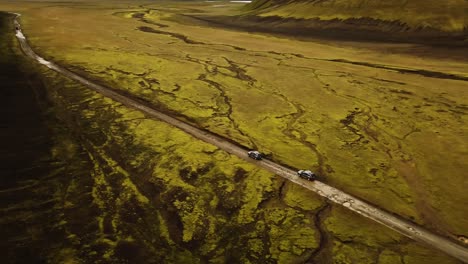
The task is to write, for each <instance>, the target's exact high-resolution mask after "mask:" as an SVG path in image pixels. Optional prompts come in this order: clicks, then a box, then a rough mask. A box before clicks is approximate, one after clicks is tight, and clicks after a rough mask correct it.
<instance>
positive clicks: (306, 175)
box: [297, 170, 317, 181]
mask: <svg viewBox="0 0 468 264" xmlns="http://www.w3.org/2000/svg"><path fill="white" fill-rule="evenodd" d="M297 175H299V177H301V178H303V179H306V180H308V181H313V180H315V179H316V178H317V175H315V173H313V172H311V171H310V170H299V171H297Z"/></svg>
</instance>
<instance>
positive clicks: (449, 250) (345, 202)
mask: <svg viewBox="0 0 468 264" xmlns="http://www.w3.org/2000/svg"><path fill="white" fill-rule="evenodd" d="M15 15H16V16H17V17H19V16H20V14H15ZM14 24H15V28H16V37H17V39H18V41H19V44H20V46H21V49H22V51H23V52H24V53H25V54H26V55H27V56H29V57H31V58H32V59H34V60H36V61H37V62H39V63H40V64H42V65H45V66H47V67H48V68H50V69H52V70H54V71H56V72H59V73H61V74H63V75H65V76H66V77H68V78H70V79H73V80H75V81H77V82H80V83H82V84H84V85H86V86H87V87H89V88H91V89H92V90H95V91H97V92H99V93H101V94H102V95H104V96H106V97H109V98H111V99H113V100H115V101H117V102H119V103H122V104H123V105H126V106H128V107H131V108H134V109H137V110H139V111H141V112H143V113H145V114H146V115H148V116H151V117H154V118H157V119H159V120H162V121H164V122H166V123H168V124H170V125H172V126H175V127H177V128H179V129H181V130H183V131H185V132H187V133H188V134H190V135H192V136H194V137H196V138H198V139H200V140H203V141H205V142H208V143H210V144H213V145H215V146H217V147H219V148H220V149H222V150H224V151H226V152H228V153H230V154H233V155H236V156H238V157H240V158H242V159H244V160H247V161H249V162H252V163H254V164H256V165H257V166H260V167H262V168H264V169H266V170H268V171H270V172H272V173H275V174H276V175H279V176H281V177H283V178H285V179H287V180H289V181H291V182H294V183H295V184H298V185H300V186H302V187H304V188H306V189H309V190H311V191H313V192H316V193H317V194H319V195H321V196H323V197H326V198H327V199H329V200H330V201H333V202H335V203H337V204H340V205H342V206H344V207H346V208H348V209H349V210H352V211H354V212H356V213H358V214H360V215H362V216H365V217H367V218H369V219H372V220H374V221H375V222H378V223H380V224H382V225H384V226H386V227H389V228H391V229H393V230H395V231H397V232H399V233H400V234H403V235H405V236H407V237H409V238H412V239H414V240H416V241H419V242H422V243H424V244H426V245H429V246H431V247H433V248H435V249H438V250H440V251H442V252H445V253H446V254H448V255H450V256H453V257H455V258H457V259H459V260H461V261H463V262H465V263H468V249H467V248H465V247H463V246H461V245H458V244H456V243H455V242H453V241H451V240H449V239H448V238H445V237H442V236H440V235H437V234H435V233H432V232H430V231H429V230H427V229H425V228H423V227H421V226H418V225H416V224H414V223H411V222H409V221H407V220H405V219H403V218H400V217H398V216H395V215H393V214H391V213H388V212H386V211H384V210H382V209H379V208H377V207H375V206H373V205H370V204H368V203H366V202H364V201H362V200H359V199H358V198H356V197H353V196H351V195H349V194H347V193H345V192H343V191H340V190H338V189H336V188H334V187H332V186H329V185H327V184H325V183H323V182H320V181H314V182H310V181H307V180H304V179H301V178H299V177H297V174H296V172H295V171H293V170H291V169H288V168H286V167H284V166H282V165H279V164H277V163H274V162H272V161H270V160H260V161H255V160H253V159H250V158H249V157H248V156H247V152H246V151H245V149H243V148H242V147H240V146H239V145H235V144H234V143H231V142H228V141H226V140H225V139H223V138H221V137H219V136H217V135H214V134H212V133H209V132H207V131H203V130H201V129H199V128H196V127H194V126H192V125H190V124H188V123H185V122H183V121H181V120H178V119H176V118H174V117H171V116H169V115H167V114H164V113H162V112H160V111H158V110H156V109H153V108H151V107H148V106H146V105H143V104H141V103H140V102H138V101H136V100H134V99H131V98H129V97H127V96H124V95H122V94H119V93H117V92H115V91H113V90H111V89H109V88H106V87H104V86H101V85H98V84H96V83H93V82H91V81H88V80H87V79H85V78H83V77H81V76H79V75H78V74H76V73H73V72H71V71H69V70H67V69H65V68H63V67H61V66H59V65H57V64H55V63H53V62H50V61H47V60H45V59H44V58H41V57H40V56H38V55H37V54H36V53H35V52H34V51H33V50H32V49H31V47H30V46H29V45H28V43H27V40H26V37H25V36H24V35H23V32H22V30H21V26H20V24H19V23H18V20H17V19H15V20H14Z"/></svg>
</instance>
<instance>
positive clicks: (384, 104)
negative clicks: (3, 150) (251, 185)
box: [9, 2, 468, 237]
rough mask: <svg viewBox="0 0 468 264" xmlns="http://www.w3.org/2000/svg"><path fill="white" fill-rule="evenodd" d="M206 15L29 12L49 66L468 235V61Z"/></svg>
mask: <svg viewBox="0 0 468 264" xmlns="http://www.w3.org/2000/svg"><path fill="white" fill-rule="evenodd" d="M9 8H10V9H14V8H13V7H9ZM210 8H211V9H210ZM16 9H18V8H16ZM201 9H203V11H204V12H210V10H212V9H216V11H213V12H218V13H219V12H220V11H219V9H217V8H214V7H211V6H210V5H209V4H206V3H204V4H196V3H193V4H191V3H187V4H184V5H183V7H182V5H180V4H171V3H166V4H157V5H147V6H139V5H138V6H130V7H128V6H127V5H125V6H124V7H122V8H117V7H116V6H113V7H112V8H111V7H109V6H108V5H107V4H106V3H105V2H99V3H94V4H90V3H88V4H87V5H80V4H74V5H69V4H60V5H57V6H53V7H42V6H41V5H40V4H28V5H23V6H22V7H21V9H20V10H18V11H19V12H22V13H23V16H22V18H21V22H22V24H23V28H24V31H25V33H26V35H27V37H28V38H29V40H30V42H31V44H32V46H33V47H34V49H35V50H36V51H37V52H38V53H39V54H41V55H42V56H44V57H46V58H48V59H51V60H54V61H57V62H59V63H60V64H63V65H65V66H66V67H68V68H70V69H72V70H74V71H76V72H80V73H82V74H83V75H86V76H87V77H89V78H91V79H95V80H96V81H98V82H102V83H104V84H107V85H108V86H111V87H113V88H115V89H119V90H121V91H124V92H126V93H130V94H132V95H133V96H137V97H139V98H142V99H144V100H146V101H148V102H150V103H152V104H153V105H154V106H155V107H158V108H160V109H162V110H168V111H171V112H174V113H177V114H178V115H179V117H180V118H185V119H187V120H189V121H190V122H193V123H195V124H197V125H198V126H200V127H204V128H206V129H209V130H210V131H213V132H215V133H218V134H220V135H222V136H224V137H226V138H229V139H231V140H234V141H237V142H239V143H240V144H242V145H244V146H248V147H250V148H256V149H259V150H260V151H262V152H265V153H267V154H269V157H270V158H272V159H274V160H275V161H278V162H282V163H285V164H287V165H289V166H292V167H296V168H310V169H312V170H314V171H316V172H318V174H319V175H320V176H321V179H322V180H325V181H326V182H328V183H330V184H332V185H334V186H336V187H339V188H341V189H343V190H345V191H347V192H349V193H351V194H353V195H356V196H358V197H361V198H363V199H365V200H368V201H371V202H372V203H374V204H377V205H379V206H381V207H383V208H385V209H387V210H389V211H391V212H394V213H397V214H399V215H402V216H404V217H406V218H408V219H411V220H413V221H416V222H418V223H420V224H423V225H425V226H427V227H429V228H432V229H436V230H439V231H440V232H444V233H446V234H452V235H463V234H465V232H466V226H467V225H468V222H467V219H468V217H466V211H465V210H464V208H463V201H464V200H466V198H467V195H466V192H465V189H466V188H465V187H464V186H465V179H464V177H463V175H464V172H465V171H466V168H467V164H466V161H465V158H464V157H465V154H466V153H465V149H466V142H465V140H464V137H463V135H464V134H465V132H466V130H465V129H464V127H465V126H464V124H465V122H466V109H467V104H468V103H467V101H466V98H467V96H466V93H467V89H466V87H467V83H466V81H464V78H466V71H464V69H466V67H467V64H466V62H464V61H455V60H452V59H450V58H447V59H441V58H437V59H434V58H430V57H418V56H411V55H408V54H403V53H398V51H399V50H401V47H402V46H401V45H399V46H396V47H394V49H393V51H395V52H389V53H382V52H381V51H380V48H382V49H390V50H391V49H392V46H389V45H382V47H380V46H379V45H378V44H375V45H374V46H373V49H372V50H363V48H362V47H361V46H357V47H354V46H334V45H330V43H328V44H327V45H325V44H323V43H322V44H319V43H313V42H300V41H296V40H292V39H285V38H276V37H271V36H263V35H255V34H247V33H243V32H236V31H227V30H221V29H214V28H210V27H206V26H200V25H190V24H187V23H188V22H187V21H185V20H184V21H185V22H184V23H178V22H177V21H178V19H181V18H180V16H179V15H178V14H177V13H183V12H186V13H191V12H192V13H193V12H201V11H200V10H201ZM229 9H232V6H231V7H227V10H228V11H227V12H231V13H232V11H229ZM71 18H73V19H71ZM184 19H185V18H184ZM192 22H193V21H192ZM403 47H404V46H403ZM337 58H339V60H337ZM386 65H390V66H391V69H389V68H386V67H387V66H386ZM444 74H445V75H444ZM430 76H434V77H436V78H434V77H430ZM428 142H430V144H429V143H428ZM465 235H466V234H465ZM188 237H190V234H188Z"/></svg>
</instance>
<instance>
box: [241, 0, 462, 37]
mask: <svg viewBox="0 0 468 264" xmlns="http://www.w3.org/2000/svg"><path fill="white" fill-rule="evenodd" d="M467 8H468V3H467V2H466V1H464V0H448V1H439V0H429V1H428V0H409V1H408V0H391V1H384V0H381V1H366V0H347V1H342V0H325V1H307V0H303V1H275V0H255V1H253V2H252V3H251V4H249V5H247V6H246V7H245V10H255V11H257V10H259V12H255V14H256V15H258V16H261V17H271V16H277V17H281V18H297V19H319V20H325V21H331V20H359V19H362V20H365V19H373V20H380V21H385V22H398V23H399V24H400V25H404V26H407V27H409V28H411V29H413V30H421V29H425V28H426V29H436V30H441V31H446V32H463V31H465V30H466V27H467V26H468V24H467V23H468V22H467V19H466V18H467V13H466V10H467ZM363 24H366V22H365V21H364V22H363ZM356 25H357V26H358V25H359V23H356Z"/></svg>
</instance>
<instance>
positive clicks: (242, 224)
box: [41, 67, 456, 263]
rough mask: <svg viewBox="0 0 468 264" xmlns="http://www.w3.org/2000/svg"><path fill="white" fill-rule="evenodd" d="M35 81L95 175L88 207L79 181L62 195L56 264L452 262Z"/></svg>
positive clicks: (101, 101) (117, 109) (213, 152)
mask: <svg viewBox="0 0 468 264" xmlns="http://www.w3.org/2000/svg"><path fill="white" fill-rule="evenodd" d="M41 73H42V75H43V76H46V78H45V79H44V83H45V84H46V87H47V92H48V94H49V100H50V102H51V103H52V104H53V106H54V107H53V109H54V112H55V113H56V114H57V119H59V120H61V121H62V122H64V123H65V124H67V126H68V127H69V128H71V130H72V131H73V134H74V135H76V136H77V137H78V138H79V141H78V142H80V143H81V146H80V147H79V148H83V149H84V150H85V151H86V153H87V154H88V157H89V161H90V162H91V163H92V164H94V166H92V167H91V168H90V169H91V178H92V181H91V182H89V181H88V182H86V186H87V188H88V189H91V195H90V196H91V198H92V200H91V202H90V203H89V204H83V203H82V202H81V201H80V199H79V198H78V197H73V194H74V193H76V192H78V191H79V189H80V188H82V186H81V184H83V183H82V182H79V181H76V182H74V183H73V184H71V185H70V186H69V187H68V188H67V193H68V196H69V197H68V198H66V199H65V204H67V206H66V208H67V212H68V214H66V215H65V217H64V218H65V220H63V221H62V222H61V223H60V225H61V227H62V228H63V229H64V230H66V233H67V239H66V241H67V242H69V243H70V244H71V246H70V247H69V248H66V249H65V250H62V251H60V252H59V253H53V254H52V256H53V258H54V259H59V260H63V259H66V260H67V261H77V262H78V261H85V262H100V261H104V262H133V263H139V262H151V263H160V262H162V263H208V262H209V263H226V262H236V263H306V262H308V261H315V260H316V259H317V258H318V256H319V255H321V257H320V260H321V261H324V260H325V262H321V263H356V262H362V263H367V262H368V263H376V261H374V260H377V259H378V263H385V262H384V261H387V260H388V259H389V258H392V257H393V259H398V260H401V259H404V260H405V262H401V263H418V262H423V261H426V260H427V259H428V258H434V259H437V260H438V261H439V262H438V263H456V262H453V260H452V259H450V258H447V257H446V256H443V255H440V254H439V253H437V252H432V251H431V250H427V249H425V248H424V247H421V246H420V245H418V244H416V243H414V242H412V241H411V240H410V239H408V238H404V237H401V236H400V235H398V234H397V233H395V232H393V231H391V230H389V229H387V228H385V227H382V226H380V225H379V224H377V223H375V222H371V221H369V220H366V219H363V218H362V217H360V216H358V215H355V214H354V213H351V212H349V211H347V210H346V209H345V208H343V207H332V206H331V205H329V204H327V203H324V201H323V200H322V198H319V197H318V196H317V195H316V194H314V193H311V192H309V191H306V190H304V189H303V188H301V187H299V186H297V185H295V184H292V183H289V182H287V181H284V180H282V179H281V178H279V177H276V176H274V175H271V174H269V173H267V172H265V171H263V170H260V169H258V168H256V167H255V166H254V165H253V164H250V163H246V162H245V161H243V160H241V159H239V158H237V157H235V156H231V155H229V154H228V153H225V152H224V151H222V150H219V149H217V148H216V147H213V146H212V145H209V144H207V143H205V142H202V141H199V140H197V139H195V138H193V137H191V136H190V135H187V134H185V133H183V132H182V131H180V130H178V129H175V128H173V127H171V126H169V125H167V124H165V123H162V122H160V121H157V120H152V119H148V118H147V117H145V116H144V115H143V114H141V113H140V112H138V111H136V110H132V109H129V108H127V107H125V106H123V105H121V104H119V103H116V102H113V101H112V100H110V99H108V98H105V97H103V96H101V95H99V94H97V93H95V92H92V91H90V90H89V89H88V88H86V87H83V86H81V85H79V84H76V83H74V82H72V81H70V80H67V79H64V78H63V77H61V76H60V75H58V74H56V73H53V72H51V71H50V70H48V69H46V68H45V67H44V68H42V69H41ZM68 145H69V143H67V142H65V143H64V146H63V147H59V148H58V149H70V147H68ZM76 148H78V147H77V146H75V147H73V148H72V149H76ZM55 149H57V148H55ZM55 152H56V153H60V152H61V151H60V150H56V151H55ZM87 197H89V196H87ZM71 212H73V213H71ZM80 214H84V215H85V216H86V218H83V217H80ZM85 219H86V221H85ZM88 223H92V224H88ZM83 225H85V226H87V225H91V226H92V228H87V229H85V230H82V229H81V228H80V227H81V226H83ZM384 249H385V250H386V251H384ZM380 252H381V253H380ZM62 255H63V256H62ZM51 258H52V257H51ZM397 263H398V262H397Z"/></svg>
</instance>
